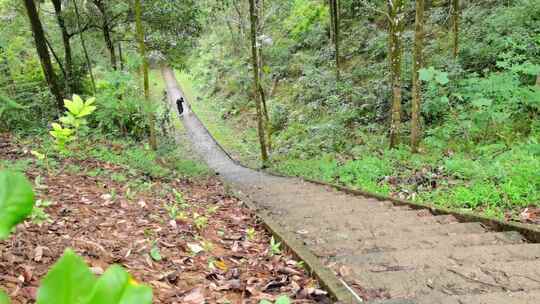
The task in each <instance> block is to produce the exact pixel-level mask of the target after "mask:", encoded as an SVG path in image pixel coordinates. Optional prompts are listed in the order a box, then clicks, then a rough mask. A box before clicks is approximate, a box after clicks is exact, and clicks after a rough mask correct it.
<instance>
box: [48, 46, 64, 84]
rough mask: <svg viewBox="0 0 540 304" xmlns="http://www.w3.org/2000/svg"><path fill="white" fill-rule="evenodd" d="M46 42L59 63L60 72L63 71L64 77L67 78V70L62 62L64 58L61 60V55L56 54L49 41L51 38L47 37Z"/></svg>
mask: <svg viewBox="0 0 540 304" xmlns="http://www.w3.org/2000/svg"><path fill="white" fill-rule="evenodd" d="M45 43H46V44H47V47H48V48H49V50H50V51H51V54H52V56H53V58H54V61H56V63H57V64H58V68H59V69H60V72H61V73H62V75H63V76H64V79H65V78H66V70H65V69H64V64H63V63H62V60H60V57H59V56H58V54H56V51H55V50H54V48H53V46H52V44H51V43H50V42H49V39H47V37H45Z"/></svg>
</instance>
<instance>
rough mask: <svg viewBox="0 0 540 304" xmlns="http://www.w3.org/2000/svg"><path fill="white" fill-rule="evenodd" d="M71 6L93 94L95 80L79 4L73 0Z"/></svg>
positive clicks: (94, 91)
mask: <svg viewBox="0 0 540 304" xmlns="http://www.w3.org/2000/svg"><path fill="white" fill-rule="evenodd" d="M73 8H74V9H75V18H76V21H77V31H78V32H79V38H80V39H81V46H82V49H83V53H84V58H85V60H86V68H87V69H88V74H90V81H91V82H92V91H93V93H94V95H95V94H96V81H95V80H94V72H93V71H92V62H91V61H90V56H89V55H88V49H87V48H86V41H85V39H84V33H83V30H82V26H81V15H80V13H79V6H78V4H77V0H75V1H73Z"/></svg>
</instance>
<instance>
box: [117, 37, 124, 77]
mask: <svg viewBox="0 0 540 304" xmlns="http://www.w3.org/2000/svg"><path fill="white" fill-rule="evenodd" d="M118 60H119V61H120V71H123V70H124V55H123V53H122V42H121V41H118Z"/></svg>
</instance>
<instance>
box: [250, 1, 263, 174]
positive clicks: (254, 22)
mask: <svg viewBox="0 0 540 304" xmlns="http://www.w3.org/2000/svg"><path fill="white" fill-rule="evenodd" d="M249 16H250V20H251V57H252V58H251V62H252V65H253V94H254V96H255V108H256V110H257V129H258V131H259V143H260V146H261V158H262V161H263V166H266V165H267V162H268V151H267V149H266V139H265V135H264V131H265V130H264V129H265V128H264V122H263V113H262V111H263V109H262V106H261V105H262V96H261V91H260V83H259V60H258V58H257V57H258V53H259V52H258V51H257V25H258V24H259V22H258V19H259V18H258V16H257V10H256V7H255V0H249Z"/></svg>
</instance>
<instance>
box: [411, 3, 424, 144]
mask: <svg viewBox="0 0 540 304" xmlns="http://www.w3.org/2000/svg"><path fill="white" fill-rule="evenodd" d="M423 52H424V0H416V21H415V29H414V59H413V62H414V63H413V77H412V79H413V89H412V110H411V116H412V117H411V147H412V151H413V152H415V153H416V152H418V146H419V145H420V141H421V137H422V135H421V133H422V128H421V122H420V117H421V105H422V87H421V83H420V77H419V74H418V73H419V71H420V69H421V68H422V67H423V65H424V56H423V55H424V54H423Z"/></svg>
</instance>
